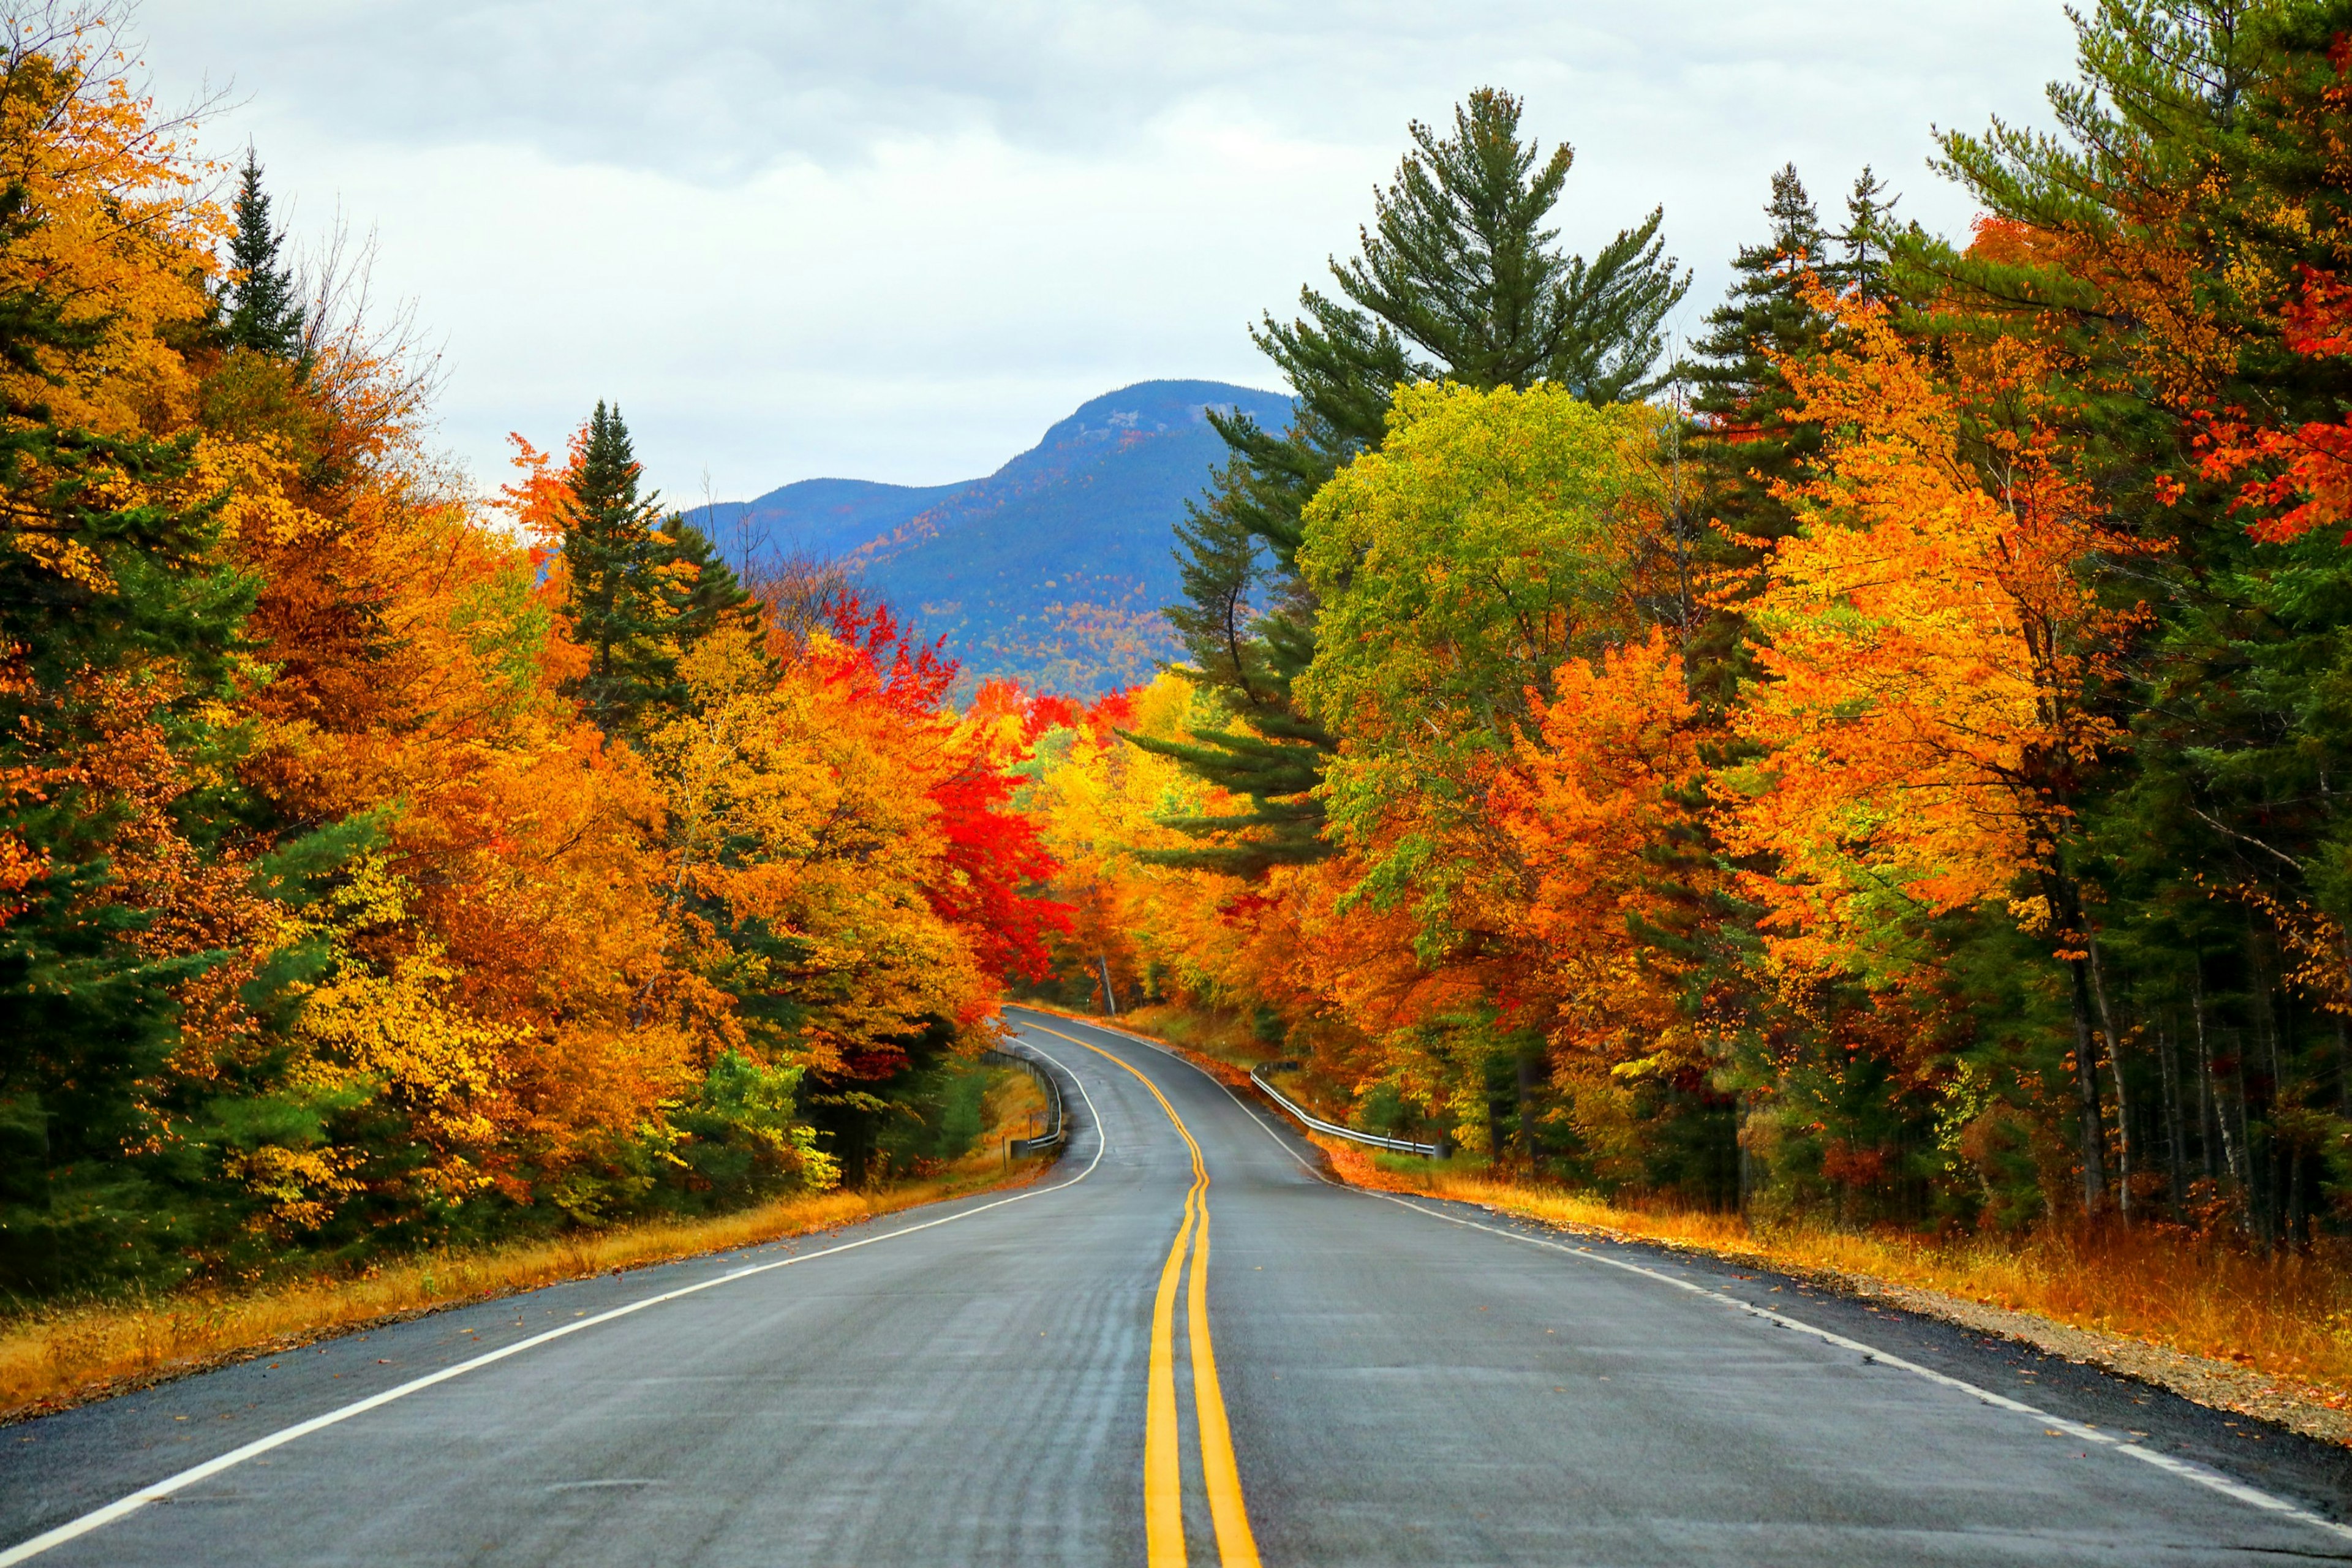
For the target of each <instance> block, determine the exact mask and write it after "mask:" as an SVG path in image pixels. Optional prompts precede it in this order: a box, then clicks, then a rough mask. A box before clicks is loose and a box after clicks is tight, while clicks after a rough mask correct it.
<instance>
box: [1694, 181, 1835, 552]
mask: <svg viewBox="0 0 2352 1568" xmlns="http://www.w3.org/2000/svg"><path fill="white" fill-rule="evenodd" d="M1764 214H1765V216H1766V218H1767V219H1768V220H1769V223H1770V225H1771V229H1770V233H1769V236H1768V237H1766V238H1765V239H1764V241H1763V242H1762V243H1761V244H1758V245H1748V246H1742V247H1740V249H1739V254H1738V257H1737V258H1735V259H1734V260H1733V262H1732V264H1731V266H1732V270H1733V272H1734V274H1735V277H1734V279H1733V281H1732V285H1731V291H1730V294H1729V296H1728V297H1727V299H1726V300H1724V302H1723V303H1722V304H1720V305H1717V307H1716V308H1715V309H1714V310H1710V311H1709V312H1707V318H1706V329H1707V330H1706V335H1705V336H1703V337H1701V338H1699V339H1698V341H1697V342H1694V343H1693V344H1692V345H1691V353H1692V356H1693V357H1692V360H1691V363H1689V364H1687V365H1686V366H1685V367H1684V372H1683V374H1684V376H1685V379H1686V381H1687V382H1688V384H1690V386H1691V388H1692V395H1691V412H1692V413H1693V414H1694V415H1696V416H1697V417H1698V420H1699V422H1700V426H1701V433H1702V440H1701V442H1700V455H1701V458H1702V461H1703V462H1705V463H1706V467H1707V468H1708V470H1709V477H1710V479H1712V480H1713V489H1714V494H1713V498H1712V499H1713V501H1714V505H1715V507H1716V510H1717V516H1719V517H1720V518H1721V519H1722V520H1723V521H1724V522H1725V523H1726V524H1727V525H1728V526H1729V527H1730V528H1732V529H1733V530H1734V531H1737V532H1738V533H1742V534H1745V535H1747V536H1748V537H1750V538H1760V539H1777V538H1779V537H1780V535H1781V534H1783V533H1785V532H1787V531H1788V530H1789V527H1790V514H1789V509H1788V507H1787V506H1786V505H1785V504H1784V503H1782V502H1781V501H1780V500H1777V499H1775V498H1774V496H1773V495H1772V493H1771V490H1772V486H1773V485H1774V484H1776V483H1784V482H1786V481H1788V480H1790V479H1794V478H1796V476H1797V473H1798V470H1799V467H1800V465H1801V464H1802V462H1803V461H1804V459H1805V458H1808V457H1810V456H1811V455H1812V454H1813V453H1814V452H1816V451H1818V450H1819V449H1820V447H1821V432H1820V431H1819V430H1817V429H1815V428H1813V427H1812V426H1802V425H1791V424H1790V421H1789V417H1788V415H1789V410H1790V407H1791V406H1792V405H1794V403H1795V399H1794V398H1793V397H1792V396H1791V395H1790V392H1789V385H1788V383H1787V381H1785V380H1784V379H1783V378H1782V377H1781V374H1780V370H1779V369H1778V367H1777V365H1776V364H1775V363H1774V362H1775V361H1776V360H1777V359H1781V358H1785V357H1788V356H1790V355H1794V354H1801V353H1806V352H1808V351H1810V350H1812V349H1815V348H1817V347H1819V345H1820V343H1821V342H1822V334H1823V333H1824V332H1825V331H1827V330H1828V327H1829V321H1828V320H1827V318H1826V317H1824V316H1823V315H1822V311H1821V310H1819V309H1818V308H1816V307H1815V306H1814V305H1813V304H1812V303H1811V301H1810V300H1807V299H1806V298H1805V291H1806V289H1810V288H1827V287H1832V286H1834V284H1835V283H1836V282H1837V281H1838V279H1837V278H1836V276H1835V273H1834V270H1833V266H1834V264H1833V262H1832V257H1831V236H1830V235H1829V233H1828V232H1827V231H1826V230H1824V229H1823V228H1822V219H1821V214H1820V212H1819V211H1818V210H1817V209H1816V208H1815V207H1814V205H1813V199H1812V197H1811V195H1808V194H1807V193H1806V190H1805V184H1804V182H1803V181H1802V180H1801V179H1800V178H1799V177H1798V175H1797V169H1796V165H1795V164H1793V163H1791V164H1789V165H1787V166H1786V167H1784V168H1782V169H1781V170H1780V173H1778V174H1774V175H1773V176H1772V199H1771V201H1770V202H1769V204H1767V205H1766V206H1765V208H1764Z"/></svg>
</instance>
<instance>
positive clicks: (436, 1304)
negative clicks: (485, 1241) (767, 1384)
mask: <svg viewBox="0 0 2352 1568" xmlns="http://www.w3.org/2000/svg"><path fill="white" fill-rule="evenodd" d="M955 1094H956V1097H957V1099H958V1100H959V1102H961V1103H963V1104H966V1105H968V1106H969V1108H970V1113H971V1120H970V1124H969V1126H964V1125H962V1124H961V1119H958V1120H957V1121H950V1123H949V1125H948V1127H947V1129H946V1131H944V1133H943V1134H942V1135H941V1136H940V1138H939V1139H937V1140H936V1141H935V1142H931V1143H930V1144H929V1152H914V1154H913V1164H912V1168H913V1170H914V1172H915V1173H913V1174H908V1175H905V1176H902V1177H900V1178H898V1179H897V1180H893V1181H889V1182H887V1183H881V1184H876V1185H873V1186H869V1187H864V1188H858V1189H855V1190H849V1189H838V1188H837V1189H835V1190H833V1191H830V1192H824V1193H802V1194H793V1195H791V1196H786V1197H780V1198H773V1199H771V1200H769V1201H768V1202H765V1203H761V1204H757V1205H752V1206H751V1207H748V1208H738V1209H733V1210H730V1211H728V1212H725V1213H722V1214H716V1215H708V1216H704V1217H699V1218H688V1217H674V1218H662V1219H654V1220H647V1221H642V1222H639V1223H635V1224H626V1225H618V1226H607V1227H604V1228H601V1229H596V1230H587V1229H582V1230H575V1231H572V1232H569V1233H567V1234H565V1235H562V1236H560V1237H547V1238H543V1239H536V1240H528V1241H515V1242H506V1243H501V1244H499V1245H496V1246H490V1247H452V1248H440V1249H436V1250H432V1251H427V1252H421V1253H409V1254H406V1255H404V1256H402V1257H399V1258H393V1259H389V1260H386V1261H383V1262H380V1263H374V1264H371V1265H369V1266H367V1267H366V1268H361V1269H358V1270H356V1271H338V1272H332V1273H320V1274H314V1275H310V1276H298V1277H293V1278H289V1279H280V1280H278V1281H277V1282H275V1283H273V1284H270V1285H267V1286H263V1287H259V1288H256V1289H245V1290H237V1289H204V1288H188V1287H183V1288H181V1289H176V1290H173V1291H169V1292H163V1293H159V1294H157V1295H154V1296H152V1297H151V1296H148V1295H145V1294H144V1293H130V1294H125V1293H121V1292H116V1293H112V1294H110V1295H109V1296H107V1297H105V1298H103V1299H100V1300H86V1301H79V1302H77V1301H73V1300H51V1301H48V1302H45V1303H43V1304H41V1305H39V1306H37V1307H33V1308H29V1309H26V1310H19V1311H17V1312H15V1313H13V1314H11V1315H9V1316H7V1317H5V1318H0V1420H6V1419H14V1418H21V1417H23V1416H26V1415H41V1414H44V1413H46V1412H47V1411H51V1410H57V1409H61V1408H64V1407H65V1406H67V1405H72V1404H77V1403H79V1402H80V1401H81V1400H83V1399H86V1398H89V1397H92V1396H94V1395H102V1394H111V1393H116V1392H120V1391H121V1390H123V1389H125V1388H131V1387H137V1386H140V1385H142V1384H146V1383H149V1382H153V1381H156V1380H159V1379H163V1378H168V1377H175V1376H180V1375H184V1374H185V1373H189V1372H194V1371H198V1370H201V1369H203V1368H205V1367H207V1366H213V1365H217V1364H220V1363H224V1362H231V1361H248V1360H252V1359H254V1358H255V1357H257V1356H261V1355H267V1354H274V1353H276V1352H280V1351H284V1350H289V1349H291V1348H293V1347H295V1346H298V1345H300V1344H304V1343H307V1342H310V1341H312V1340H318V1339H323V1338H327V1337H329V1336H331V1335H334V1334H341V1333H349V1332H352V1331H358V1330H361V1329H364V1328H366V1327H368V1326H370V1325H372V1324H375V1323H380V1322H384V1321H391V1320H396V1319H402V1318H408V1317H414V1316H415V1315H417V1314H419V1313H423V1312H431V1311H438V1310H444V1309H446V1308H450V1307H459V1306H465V1305H467V1304H469V1303H471V1302H475V1301H483V1300H490V1299H492V1298H494V1297H499V1296H508V1295H512V1294H514V1293H515V1292H517V1291H520V1290H530V1289H537V1288H539V1287H540V1286H542V1285H555V1284H561V1283H562V1282H563V1281H564V1280H567V1279H586V1278H588V1277H590V1276H593V1275H598V1274H605V1273H611V1272H615V1271H618V1270H621V1269H626V1268H644V1267H646V1266H648V1265H651V1264H656V1263H667V1262H672V1261H675V1260H677V1259H678V1258H693V1257H698V1256H700V1255H702V1254H706V1253H712V1252H724V1251H728V1250H730V1249H732V1248H736V1247H760V1246H764V1245H766V1244H768V1243H770V1242H775V1241H782V1240H786V1239H789V1238H791V1237H799V1236H807V1235H810V1234H812V1233H814V1232H817V1231H826V1230H832V1229H835V1228H837V1227H839V1226H846V1225H855V1224H856V1223H858V1222H859V1221H861V1220H868V1219H874V1218H877V1217H878V1216H880V1215H888V1214H894V1213H897V1212H898V1211H899V1210H901V1209H908V1208H912V1207H915V1206H917V1205H922V1204H928V1203H937V1202H939V1201H940V1200H941V1199H944V1198H953V1197H961V1196H963V1195H965V1194H971V1193H976V1192H982V1191H986V1190H988V1189H991V1188H994V1187H1002V1186H1007V1185H1013V1186H1017V1185H1021V1184H1025V1183H1027V1182H1030V1181H1032V1180H1034V1179H1035V1178H1036V1176H1037V1175H1038V1174H1039V1173H1042V1172H1043V1171H1044V1170H1045V1168H1046V1165H1047V1163H1049V1162H1045V1161H1041V1160H1038V1159H1035V1158H1025V1159H1022V1160H1018V1161H1016V1160H1013V1159H1012V1158H1010V1157H1009V1153H1008V1152H1007V1150H1006V1147H1005V1142H1006V1140H1008V1139H1011V1138H1018V1137H1024V1136H1026V1135H1027V1132H1028V1130H1029V1127H1030V1124H1031V1122H1032V1121H1033V1119H1034V1117H1036V1116H1038V1115H1039V1114H1042V1113H1043V1111H1044V1110H1045V1096H1044V1095H1043V1093H1041V1092H1040V1091H1039V1089H1037V1086H1036V1084H1035V1083H1034V1080H1032V1079H1030V1078H1029V1077H1028V1075H1026V1074H1025V1073H1020V1072H1013V1071H1008V1070H1005V1069H1002V1068H995V1069H985V1070H973V1071H969V1072H966V1073H964V1074H962V1075H961V1077H960V1079H959V1081H958V1083H957V1084H956V1086H955ZM906 1147H908V1146H907V1145H902V1148H906Z"/></svg>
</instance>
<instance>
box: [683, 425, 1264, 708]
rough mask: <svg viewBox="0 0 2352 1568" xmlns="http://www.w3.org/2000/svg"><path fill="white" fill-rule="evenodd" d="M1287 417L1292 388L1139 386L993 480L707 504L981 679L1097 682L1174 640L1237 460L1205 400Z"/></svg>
mask: <svg viewBox="0 0 2352 1568" xmlns="http://www.w3.org/2000/svg"><path fill="white" fill-rule="evenodd" d="M1212 408H1214V409H1219V410H1224V409H1234V410H1238V411H1239V412H1241V413H1244V414H1247V415H1249V416H1251V417H1253V418H1255V420H1257V422H1258V423H1260V424H1261V425H1265V426H1270V427H1273V428H1276V429H1279V428H1282V427H1283V426H1286V425H1287V424H1288V423H1289V421H1290V400H1289V398H1287V397H1286V396H1284V395H1281V394H1279V393H1273V392H1264V391H1260V390H1258V389H1257V388H1255V387H1246V386H1235V385H1233V384H1229V383H1225V382H1218V381H1143V382H1138V383H1136V384H1134V385H1132V386H1124V387H1121V388H1119V389H1118V391H1116V392H1108V393H1105V394H1104V395H1101V396H1100V397H1095V398H1090V399H1088V400H1087V402H1085V403H1082V404H1080V405H1078V406H1077V407H1076V409H1075V410H1073V411H1072V412H1071V413H1070V414H1069V415H1068V416H1066V417H1065V418H1063V419H1060V420H1057V421H1055V423H1054V424H1053V425H1052V426H1048V427H1047V429H1046V430H1045V435H1044V436H1043V437H1040V438H1039V440H1038V442H1037V444H1036V445H1035V446H1034V447H1030V448H1029V449H1028V450H1027V451H1025V452H1022V453H1019V454H1018V455H1016V456H1014V457H1013V458H1011V459H1009V460H1008V461H1006V462H1005V463H1004V465H1003V467H1001V468H998V469H997V470H996V471H995V472H994V473H993V474H991V475H989V476H988V477H987V478H986V479H973V480H971V481H969V482H967V483H963V484H957V485H931V486H920V487H918V486H906V485H883V484H876V483H873V482H871V481H868V480H863V479H803V480H801V481H800V482H798V483H796V484H790V485H786V486H784V487H782V489H775V490H771V491H769V492H768V493H767V494H766V495H763V496H761V497H760V498H758V499H757V500H751V501H738V502H732V503H728V504H726V505H723V506H720V507H713V508H709V509H705V510H701V511H698V512H697V513H696V516H697V517H698V518H700V517H704V516H708V517H709V520H710V521H709V523H707V524H706V527H709V528H711V529H713V530H714V531H716V530H718V529H727V528H732V529H737V530H740V531H741V532H742V534H743V536H744V537H746V538H753V539H760V540H764V541H765V544H764V546H755V551H756V552H758V553H761V554H764V555H767V556H769V557H770V558H772V559H777V558H782V557H786V556H790V555H793V554H810V555H821V556H824V557H828V558H833V559H838V560H842V561H844V562H845V563H850V564H851V565H853V566H854V567H855V568H856V571H857V572H858V574H859V582H860V585H861V586H862V587H863V589H864V590H865V591H866V592H867V593H869V594H871V595H874V596H876V597H877V598H883V599H887V600H888V601H889V602H890V603H891V604H892V605H895V606H896V607H897V608H898V611H899V612H900V613H901V614H902V615H904V616H907V617H908V619H910V620H911V621H913V622H914V623H915V624H916V625H917V626H919V628H920V629H921V630H922V632H923V633H924V634H925V635H926V636H932V637H937V636H942V635H943V636H945V637H947V639H948V650H949V652H950V653H951V654H953V655H954V656H955V657H956V658H960V659H961V660H962V661H963V663H964V667H965V669H966V671H967V672H968V673H969V674H970V675H971V676H974V677H978V678H986V677H990V676H1009V677H1012V678H1014V679H1020V680H1021V681H1023V682H1024V684H1026V685H1029V686H1031V687H1033V688H1038V689H1053V690H1063V691H1071V692H1077V693H1084V694H1091V693H1094V692H1097V691H1101V690H1106V689H1110V688H1112V687H1116V686H1121V685H1127V684H1129V683H1131V682H1134V681H1137V680H1140V679H1149V678H1150V673H1151V670H1152V668H1153V666H1154V665H1155V663H1156V662H1157V661H1159V660H1160V659H1162V658H1169V657H1171V656H1172V655H1173V654H1174V652H1175V641H1174V638H1173V637H1172V635H1171V632H1170V629H1169V627H1168V625H1167V623H1166V621H1165V620H1163V619H1162V618H1161V617H1160V613H1159V612H1160V605H1165V604H1168V603H1170V602H1171V601H1172V600H1173V599H1175V598H1176V596H1177V595H1178V592H1179V579H1178V576H1177V572H1176V564H1175V561H1174V556H1173V551H1174V546H1175V529H1176V524H1177V523H1178V522H1180V521H1182V520H1183V517H1184V508H1185V503H1186V502H1188V501H1191V500H1195V499H1197V498H1198V497H1199V496H1200V495H1201V493H1202V490H1203V489H1206V488H1207V486H1208V485H1209V483H1210V480H1211V479H1212V477H1213V471H1214V470H1215V468H1217V467H1218V466H1219V465H1220V464H1222V463H1223V461H1224V460H1225V447H1224V443H1223V440H1222V439H1221V438H1220V437H1218V435H1217V433H1216V431H1215V430H1214V429H1213V428H1212V427H1211V426H1210V425H1209V423H1208V410H1210V409H1212Z"/></svg>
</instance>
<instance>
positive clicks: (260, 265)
mask: <svg viewBox="0 0 2352 1568" xmlns="http://www.w3.org/2000/svg"><path fill="white" fill-rule="evenodd" d="M234 210H235V212H236V234H235V235H234V236H233V237H231V238H230V240H229V246H228V263H229V281H228V287H227V289H226V300H225V302H226V304H227V305H228V317H227V320H226V321H225V322H224V323H223V324H222V328H221V335H222V338H223V340H224V341H225V342H226V343H227V345H228V346H229V347H230V348H236V349H250V350H252V351H253V352H254V353H264V354H268V355H270V356H271V357H273V358H276V359H283V360H292V359H297V358H299V356H300V354H301V352H302V316H303V311H302V306H301V304H300V303H299V300H298V299H297V298H296V292H295V287H294V274H293V271H292V269H291V268H285V267H281V266H279V265H278V250H279V248H280V247H282V246H283V245H284V244H285V238H286V237H285V236H284V234H282V233H281V232H280V231H278V229H276V228H274V227H272V226H271V225H270V221H269V197H268V195H267V194H265V193H264V192H263V190H262V188H261V164H260V162H259V161H258V160H257V158H256V157H255V156H254V153H253V149H252V148H251V147H247V149H246V150H245V169H244V171H243V174H242V175H241V178H240V183H239V184H238V185H237V192H236V204H235V208H234Z"/></svg>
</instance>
